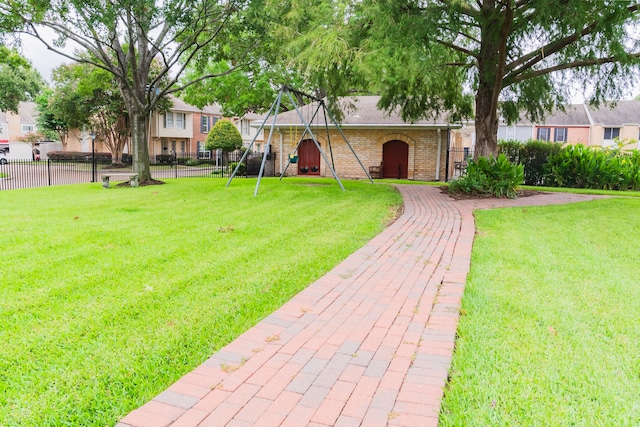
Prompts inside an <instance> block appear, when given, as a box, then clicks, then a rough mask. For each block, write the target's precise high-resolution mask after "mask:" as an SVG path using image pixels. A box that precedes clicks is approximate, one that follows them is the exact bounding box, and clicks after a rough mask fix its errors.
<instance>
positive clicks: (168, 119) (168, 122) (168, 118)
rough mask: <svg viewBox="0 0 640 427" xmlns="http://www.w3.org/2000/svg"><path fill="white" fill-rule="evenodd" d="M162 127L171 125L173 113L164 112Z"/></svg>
mask: <svg viewBox="0 0 640 427" xmlns="http://www.w3.org/2000/svg"><path fill="white" fill-rule="evenodd" d="M164 127H165V128H172V127H173V113H165V114H164Z"/></svg>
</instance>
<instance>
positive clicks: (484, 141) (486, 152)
mask: <svg viewBox="0 0 640 427" xmlns="http://www.w3.org/2000/svg"><path fill="white" fill-rule="evenodd" d="M481 80H482V79H481ZM494 91H495V90H494V88H493V87H492V86H491V85H489V84H486V83H485V84H482V82H480V86H479V87H478V92H477V93H476V120H475V125H476V147H475V152H474V158H476V159H477V158H478V157H496V156H497V155H498V102H497V97H495V96H494Z"/></svg>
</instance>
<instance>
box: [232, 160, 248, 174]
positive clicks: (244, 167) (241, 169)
mask: <svg viewBox="0 0 640 427" xmlns="http://www.w3.org/2000/svg"><path fill="white" fill-rule="evenodd" d="M236 166H238V162H231V163H229V173H233V171H234V170H236ZM246 174H247V165H245V164H244V163H240V167H239V168H238V173H237V174H236V175H246Z"/></svg>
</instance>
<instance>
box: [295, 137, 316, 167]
mask: <svg viewBox="0 0 640 427" xmlns="http://www.w3.org/2000/svg"><path fill="white" fill-rule="evenodd" d="M318 144H320V143H318ZM298 175H320V150H318V147H316V144H315V142H313V140H311V139H305V140H304V141H302V142H301V143H300V146H299V147H298Z"/></svg>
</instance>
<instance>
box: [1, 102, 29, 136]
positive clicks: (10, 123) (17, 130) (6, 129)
mask: <svg viewBox="0 0 640 427" xmlns="http://www.w3.org/2000/svg"><path fill="white" fill-rule="evenodd" d="M37 117H38V111H37V109H36V104H35V103H34V102H20V104H19V106H18V114H15V113H12V112H10V111H6V112H0V143H3V144H8V143H9V142H16V141H18V140H19V138H20V137H22V136H26V135H28V134H30V133H36V132H37V130H38V129H37V126H36V118H37Z"/></svg>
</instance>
